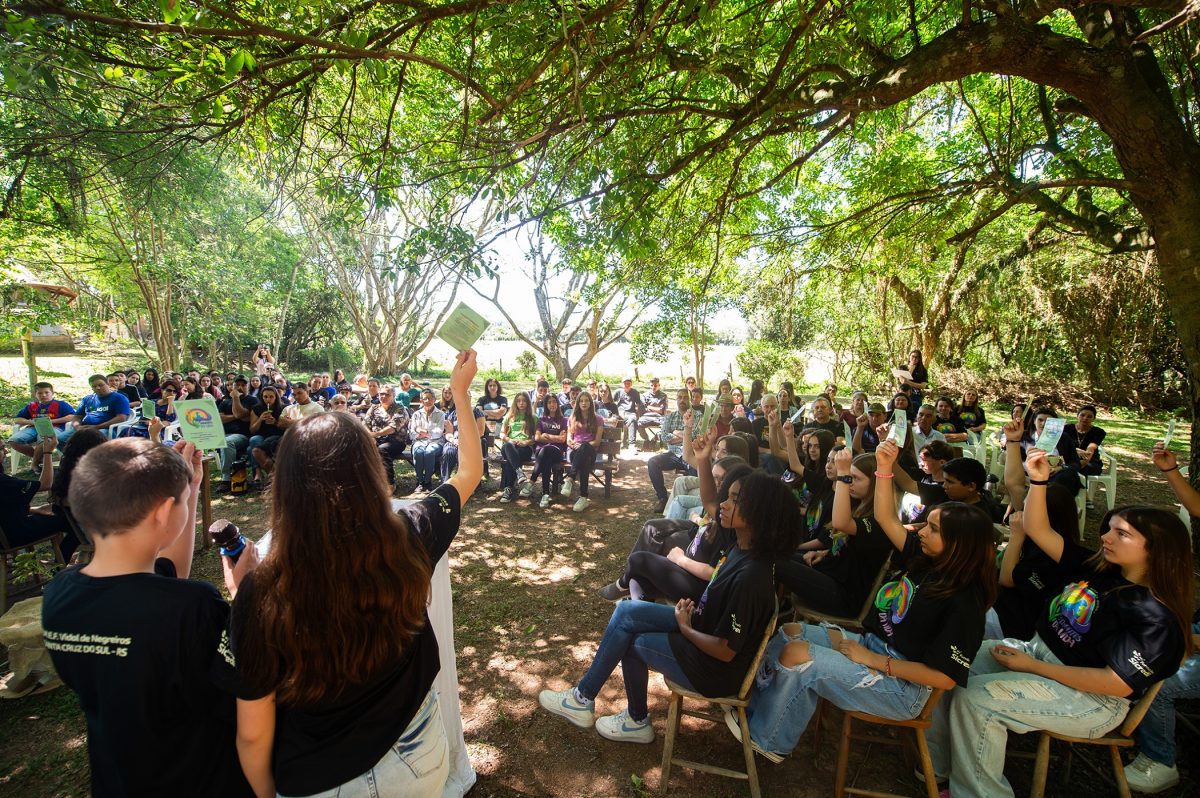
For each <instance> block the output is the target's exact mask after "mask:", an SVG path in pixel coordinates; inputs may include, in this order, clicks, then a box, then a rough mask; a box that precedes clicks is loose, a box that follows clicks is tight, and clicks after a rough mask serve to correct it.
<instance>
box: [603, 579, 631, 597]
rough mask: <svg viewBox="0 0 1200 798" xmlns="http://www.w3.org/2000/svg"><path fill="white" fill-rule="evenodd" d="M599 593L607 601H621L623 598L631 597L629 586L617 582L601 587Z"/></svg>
mask: <svg viewBox="0 0 1200 798" xmlns="http://www.w3.org/2000/svg"><path fill="white" fill-rule="evenodd" d="M599 593H600V598H602V599H604V600H605V601H620V600H621V599H623V598H629V588H627V587H621V586H620V585H618V584H617V583H616V582H613V583H612V584H609V585H605V586H604V587H602V588H600V590H599Z"/></svg>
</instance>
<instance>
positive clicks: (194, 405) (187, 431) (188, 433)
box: [175, 397, 225, 449]
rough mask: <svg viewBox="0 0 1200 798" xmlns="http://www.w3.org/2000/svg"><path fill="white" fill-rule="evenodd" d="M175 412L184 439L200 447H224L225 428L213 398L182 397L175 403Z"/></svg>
mask: <svg viewBox="0 0 1200 798" xmlns="http://www.w3.org/2000/svg"><path fill="white" fill-rule="evenodd" d="M175 413H176V414H177V416H178V419H179V431H180V432H181V433H182V434H183V439H184V440H185V441H189V442H191V443H194V444H195V445H196V446H197V447H198V448H200V449H224V448H225V428H224V427H223V426H221V414H220V413H219V412H218V411H217V402H216V400H215V399H213V398H212V397H208V398H205V399H183V400H181V401H178V402H176V403H175Z"/></svg>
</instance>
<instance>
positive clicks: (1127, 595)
mask: <svg viewBox="0 0 1200 798" xmlns="http://www.w3.org/2000/svg"><path fill="white" fill-rule="evenodd" d="M1026 466H1027V468H1028V469H1029V475H1030V483H1029V495H1028V497H1027V498H1026V500H1025V515H1026V525H1027V526H1031V524H1030V521H1031V519H1030V518H1029V516H1031V515H1032V516H1033V519H1032V521H1033V522H1034V524H1038V525H1040V524H1044V522H1043V521H1042V520H1041V517H1042V516H1041V514H1042V513H1043V512H1044V510H1043V508H1042V507H1040V506H1039V505H1044V504H1045V500H1046V489H1047V487H1048V485H1049V481H1050V480H1049V477H1050V466H1049V464H1048V463H1047V462H1046V453H1045V452H1043V451H1041V450H1040V449H1036V448H1034V449H1030V450H1029V451H1028V454H1027V459H1026ZM1106 520H1107V526H1106V528H1105V530H1104V532H1103V534H1102V535H1101V537H1100V542H1101V550H1100V552H1099V553H1098V554H1095V555H1093V556H1091V557H1089V558H1087V559H1085V560H1082V561H1079V562H1075V563H1069V562H1066V557H1065V556H1064V558H1063V559H1061V560H1060V565H1062V566H1063V567H1064V568H1065V569H1066V570H1067V571H1068V572H1069V573H1071V574H1072V576H1071V581H1070V583H1068V584H1067V585H1065V586H1064V587H1063V589H1062V590H1061V591H1059V592H1058V594H1057V595H1054V596H1053V597H1052V598H1051V599H1050V600H1049V601H1048V602H1047V603H1046V605H1045V606H1044V607H1043V609H1042V611H1041V612H1040V613H1039V615H1038V619H1037V625H1036V634H1035V635H1034V637H1033V639H1032V640H1030V641H1019V640H1014V639H1005V640H988V641H985V642H984V643H983V645H982V646H981V647H980V648H979V650H978V651H977V652H975V653H974V659H973V663H974V664H973V665H972V667H971V678H970V681H969V682H968V684H967V686H966V688H965V689H961V690H958V691H957V692H956V693H955V695H954V699H953V701H952V703H951V705H950V711H949V722H948V723H943V722H940V721H941V720H942V719H941V718H939V719H938V720H939V722H937V723H935V724H934V729H933V730H931V734H930V751H931V753H932V754H933V758H934V769H935V770H936V771H937V772H939V773H946V772H947V769H948V770H949V777H950V794H951V795H953V796H955V798H1009V796H1012V795H1013V790H1012V786H1011V785H1010V784H1009V783H1008V780H1007V779H1006V778H1005V777H1004V756H1005V750H1006V749H1007V746H1008V734H1009V732H1016V733H1018V734H1024V733H1026V732H1029V731H1037V730H1046V731H1053V732H1055V733H1058V734H1063V735H1067V736H1070V737H1098V736H1100V735H1103V734H1105V733H1107V732H1108V731H1110V730H1111V729H1114V728H1116V727H1117V726H1118V725H1119V724H1120V723H1121V721H1122V720H1124V719H1125V715H1126V714H1127V713H1128V712H1129V708H1130V706H1131V705H1132V704H1133V702H1135V701H1137V700H1138V699H1139V698H1140V697H1141V696H1142V695H1143V694H1144V693H1145V692H1146V691H1147V690H1148V689H1150V688H1151V687H1152V686H1153V685H1154V684H1155V683H1157V682H1159V681H1162V680H1163V679H1166V678H1168V677H1169V676H1171V675H1172V674H1174V673H1175V672H1176V671H1177V670H1178V669H1179V664H1180V662H1181V661H1182V660H1183V658H1184V657H1185V656H1189V655H1190V654H1191V653H1192V639H1191V635H1190V633H1189V632H1190V629H1189V625H1190V623H1189V619H1190V616H1191V613H1192V609H1191V607H1192V596H1193V593H1194V589H1195V576H1194V574H1193V573H1192V558H1191V551H1190V545H1189V540H1188V534H1187V530H1186V529H1185V528H1184V526H1183V523H1182V522H1181V521H1180V520H1179V518H1177V517H1176V516H1175V515H1174V514H1172V513H1171V512H1169V511H1167V510H1164V509H1161V508H1158V507H1125V508H1122V509H1120V510H1116V511H1114V512H1112V513H1110V514H1109V515H1108V517H1107V519H1106ZM1047 545H1050V543H1047ZM1066 551H1067V550H1064V555H1065V554H1066ZM950 741H953V742H952V743H951V742H950Z"/></svg>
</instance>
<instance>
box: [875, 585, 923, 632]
mask: <svg viewBox="0 0 1200 798" xmlns="http://www.w3.org/2000/svg"><path fill="white" fill-rule="evenodd" d="M916 593H917V586H916V585H914V584H913V583H912V580H911V579H909V578H908V577H907V576H905V577H903V578H902V579H900V580H899V581H897V582H888V583H887V584H886V585H884V586H883V587H881V588H879V592H878V593H876V594H875V609H877V610H879V611H880V613H887V616H888V618H889V619H890V620H891V622H892V623H900V622H901V621H903V620H904V616H905V615H907V614H908V608H909V607H910V606H911V605H912V600H913V596H915V595H916Z"/></svg>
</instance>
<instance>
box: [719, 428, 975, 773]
mask: <svg viewBox="0 0 1200 798" xmlns="http://www.w3.org/2000/svg"><path fill="white" fill-rule="evenodd" d="M898 455H899V450H898V449H897V448H896V445H895V443H893V442H892V441H885V442H884V443H882V444H880V446H879V448H878V449H877V450H876V452H875V460H876V465H877V468H878V471H876V473H875V497H874V506H875V521H876V523H877V524H878V526H879V527H880V529H881V530H882V532H881V533H880V534H886V536H887V538H888V539H889V540H890V541H891V543H892V545H893V546H894V547H895V548H896V549H898V550H900V551H901V552H902V553H903V555H904V557H905V559H906V560H907V562H906V567H905V569H904V573H903V574H902V575H901V576H900V578H899V579H897V580H896V581H893V582H889V583H887V584H885V585H883V587H881V588H880V590H879V592H878V593H877V594H876V597H875V611H874V612H872V613H869V614H868V615H867V618H866V622H865V629H866V631H865V632H864V633H863V634H861V635H860V634H855V633H852V632H847V631H844V630H842V629H839V628H837V627H835V626H816V625H812V624H800V623H789V624H785V625H784V626H783V627H782V628H781V629H780V631H779V633H778V634H777V635H776V636H775V637H774V638H773V639H772V641H771V644H770V646H769V647H768V649H767V655H766V657H765V658H764V660H763V665H762V667H761V669H760V671H759V674H758V678H757V679H756V680H755V684H754V692H753V694H752V697H751V700H750V706H749V708H748V709H747V714H748V715H749V716H750V737H751V740H752V742H753V744H754V747H755V750H756V751H759V752H760V753H762V754H763V755H764V756H766V757H767V758H768V759H770V760H772V761H774V762H779V761H782V759H783V758H784V757H786V756H787V755H788V754H789V753H790V752H791V751H792V749H793V748H795V747H796V743H797V742H799V740H800V737H801V735H803V734H804V731H805V729H806V728H807V727H808V722H809V721H810V720H811V719H812V716H813V713H814V712H815V711H816V708H817V702H818V701H819V700H820V699H821V698H824V699H826V700H828V701H830V702H832V703H833V704H835V705H837V706H838V707H840V708H841V709H844V710H855V711H859V712H869V713H871V714H872V715H879V716H881V717H885V718H892V719H895V720H908V719H910V718H915V717H916V716H917V715H918V714H920V712H921V710H922V709H923V708H924V707H925V703H926V702H927V701H928V700H929V696H930V694H931V693H932V691H933V690H934V689H935V688H937V689H942V690H950V689H952V688H954V687H955V686H956V685H964V684H966V682H967V671H968V668H969V667H970V664H971V661H970V658H969V657H970V653H972V652H974V650H975V649H977V648H978V647H979V642H980V640H982V639H983V614H984V612H986V610H987V608H988V606H990V605H991V602H992V601H993V600H994V599H995V596H996V568H995V547H994V546H993V545H992V538H991V534H990V532H991V521H990V520H989V519H988V518H987V517H986V515H984V513H983V512H982V511H981V510H979V509H978V508H975V507H970V506H968V505H964V504H959V503H957V502H950V503H947V504H943V505H942V506H940V507H938V508H937V509H935V510H934V511H933V512H932V513H930V516H929V523H928V524H926V525H925V526H924V527H923V528H922V529H921V530H920V531H919V532H918V533H917V534H915V535H914V534H910V533H909V532H908V530H906V529H905V528H904V526H903V525H902V524H901V523H900V518H899V516H898V515H897V513H896V498H895V493H894V491H895V488H894V486H893V485H892V477H893V471H892V468H893V466H894V465H895V462H896V458H897V456H898ZM842 469H844V465H843V466H840V467H839V470H842ZM844 504H845V502H844ZM834 514H835V517H836V516H837V515H838V513H837V511H836V510H835V511H834ZM985 531H986V533H987V534H984V532H985ZM864 687H868V688H869V689H863V688H864ZM729 721H730V716H729V714H728V713H726V722H727V723H729ZM729 725H730V729H731V730H734V729H735V728H736V727H735V726H734V725H733V724H732V723H729ZM734 735H735V736H739V735H738V732H737V731H735V732H734Z"/></svg>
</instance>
